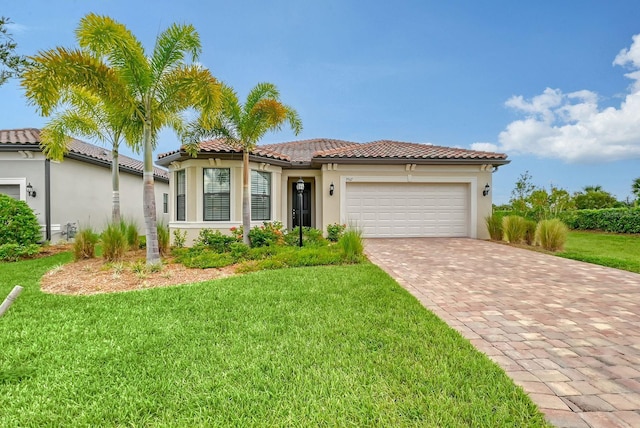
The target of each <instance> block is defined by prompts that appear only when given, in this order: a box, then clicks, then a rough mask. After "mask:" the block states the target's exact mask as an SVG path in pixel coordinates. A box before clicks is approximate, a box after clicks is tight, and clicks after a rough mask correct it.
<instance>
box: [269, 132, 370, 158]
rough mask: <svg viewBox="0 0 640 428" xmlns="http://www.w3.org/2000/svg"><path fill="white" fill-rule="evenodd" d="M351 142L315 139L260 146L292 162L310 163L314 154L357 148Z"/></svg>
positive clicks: (355, 144)
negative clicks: (281, 154) (284, 156)
mask: <svg viewBox="0 0 640 428" xmlns="http://www.w3.org/2000/svg"><path fill="white" fill-rule="evenodd" d="M359 145H360V144H358V143H354V142H352V141H343V140H332V139H328V138H315V139H312V140H301V141H290V142H287V143H277V144H267V145H264V146H261V147H263V148H267V149H270V150H273V151H276V152H279V153H283V154H286V155H287V156H289V158H290V159H291V161H292V162H311V159H312V158H313V157H315V155H316V153H319V152H325V151H333V150H341V149H345V148H348V147H354V146H359Z"/></svg>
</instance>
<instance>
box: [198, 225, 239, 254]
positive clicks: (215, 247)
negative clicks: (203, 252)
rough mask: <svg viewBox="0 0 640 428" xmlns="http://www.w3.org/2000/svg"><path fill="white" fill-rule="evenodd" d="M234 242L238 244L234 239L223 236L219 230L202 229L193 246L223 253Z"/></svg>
mask: <svg viewBox="0 0 640 428" xmlns="http://www.w3.org/2000/svg"><path fill="white" fill-rule="evenodd" d="M234 242H238V241H237V239H236V238H235V237H233V236H228V235H223V234H222V233H220V231H219V230H215V231H214V230H212V229H202V230H200V234H199V235H198V238H197V239H196V241H195V245H194V246H196V247H197V246H203V247H205V248H208V249H210V250H211V251H215V252H217V253H225V252H228V251H229V248H230V246H231V244H233V243H234Z"/></svg>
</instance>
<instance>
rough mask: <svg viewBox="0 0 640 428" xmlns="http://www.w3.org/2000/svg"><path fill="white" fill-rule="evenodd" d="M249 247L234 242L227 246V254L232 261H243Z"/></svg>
mask: <svg viewBox="0 0 640 428" xmlns="http://www.w3.org/2000/svg"><path fill="white" fill-rule="evenodd" d="M249 250H250V247H249V246H248V245H247V244H245V243H244V242H234V243H232V244H231V245H229V254H231V257H233V259H234V260H244V259H246V258H247V256H248V254H249Z"/></svg>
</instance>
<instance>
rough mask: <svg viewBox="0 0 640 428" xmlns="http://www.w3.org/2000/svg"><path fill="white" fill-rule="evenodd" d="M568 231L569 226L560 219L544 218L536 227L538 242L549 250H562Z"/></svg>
mask: <svg viewBox="0 0 640 428" xmlns="http://www.w3.org/2000/svg"><path fill="white" fill-rule="evenodd" d="M568 233H569V228H568V227H567V225H565V224H564V223H563V222H562V221H560V220H559V219H557V218H554V219H551V220H542V221H541V222H540V223H538V227H537V228H536V242H537V243H538V244H540V246H541V247H542V248H544V249H545V250H547V251H560V250H562V249H563V248H564V244H565V243H566V242H567V234H568Z"/></svg>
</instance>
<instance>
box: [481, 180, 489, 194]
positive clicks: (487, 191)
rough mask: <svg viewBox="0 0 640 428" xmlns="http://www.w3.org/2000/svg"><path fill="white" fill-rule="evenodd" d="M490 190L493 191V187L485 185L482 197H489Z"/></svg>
mask: <svg viewBox="0 0 640 428" xmlns="http://www.w3.org/2000/svg"><path fill="white" fill-rule="evenodd" d="M489 190H491V186H489V183H487V184H485V185H484V190H483V191H482V196H487V195H488V194H489Z"/></svg>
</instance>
